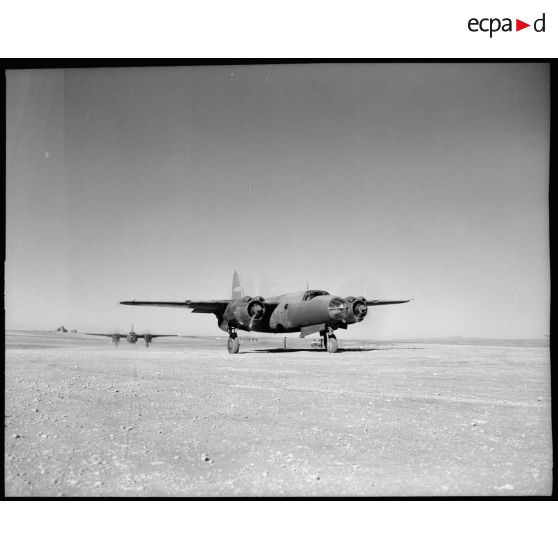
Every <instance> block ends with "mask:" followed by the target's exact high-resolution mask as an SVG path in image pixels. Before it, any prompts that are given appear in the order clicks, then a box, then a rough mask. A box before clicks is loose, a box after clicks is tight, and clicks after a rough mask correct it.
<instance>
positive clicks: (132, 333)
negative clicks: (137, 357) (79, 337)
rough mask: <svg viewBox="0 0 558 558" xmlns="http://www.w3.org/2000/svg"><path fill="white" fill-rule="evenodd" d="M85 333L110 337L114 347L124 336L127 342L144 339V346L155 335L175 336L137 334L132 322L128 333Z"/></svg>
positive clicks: (147, 344)
mask: <svg viewBox="0 0 558 558" xmlns="http://www.w3.org/2000/svg"><path fill="white" fill-rule="evenodd" d="M87 335H98V336H100V337H110V338H111V339H112V342H113V343H114V346H115V347H118V343H120V339H122V338H126V341H128V343H132V344H134V343H137V342H138V339H144V340H145V346H146V347H149V343H151V342H152V341H153V339H155V337H176V335H154V334H153V333H142V334H138V333H136V332H135V331H134V325H133V324H132V330H131V331H130V332H129V333H88V334H87Z"/></svg>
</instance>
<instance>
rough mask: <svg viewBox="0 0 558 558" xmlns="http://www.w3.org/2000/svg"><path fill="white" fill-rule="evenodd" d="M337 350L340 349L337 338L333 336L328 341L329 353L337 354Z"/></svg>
mask: <svg viewBox="0 0 558 558" xmlns="http://www.w3.org/2000/svg"><path fill="white" fill-rule="evenodd" d="M337 349H338V345H337V338H336V337H335V335H331V336H330V337H329V339H328V340H327V352H328V353H336V352H337Z"/></svg>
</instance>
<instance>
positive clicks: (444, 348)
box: [5, 332, 552, 497]
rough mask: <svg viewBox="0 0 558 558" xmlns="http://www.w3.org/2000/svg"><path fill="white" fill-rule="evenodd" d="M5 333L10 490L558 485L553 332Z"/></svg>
mask: <svg viewBox="0 0 558 558" xmlns="http://www.w3.org/2000/svg"><path fill="white" fill-rule="evenodd" d="M281 346H282V338H279V337H277V338H276V339H275V340H274V339H261V340H259V341H258V342H255V343H247V342H244V343H241V348H240V351H241V352H240V354H238V355H229V354H228V353H227V352H226V347H225V340H215V339H203V338H200V339H194V338H176V339H172V338H169V339H156V340H155V342H154V344H153V345H152V346H151V347H150V348H149V349H147V348H146V347H145V346H144V345H142V344H141V343H138V344H137V345H135V346H132V345H128V344H127V343H126V342H122V343H121V344H120V346H119V347H118V348H114V347H112V346H111V345H110V342H109V340H108V339H107V340H105V339H97V338H86V337H85V336H80V335H77V336H76V335H73V336H72V335H70V334H60V333H38V332H37V333H31V332H7V333H6V355H5V356H6V375H5V415H6V417H5V494H6V496H8V497H9V496H18V497H22V496H23V497H26V496H53V497H56V496H87V497H97V496H118V497H155V496H178V497H189V496H190V497H192V496H204V497H211V496H218V497H224V496H328V497H331V496H518V495H549V494H551V491H552V437H551V414H550V362H549V349H548V346H537V345H536V344H534V345H533V346H528V345H527V346H526V345H518V346H491V345H466V344H461V345H449V344H444V345H442V344H410V343H369V344H360V345H359V344H358V343H354V342H353V343H351V342H348V341H344V340H342V339H340V346H341V347H345V350H342V351H340V352H338V353H336V354H328V353H325V352H321V351H317V350H312V349H309V346H310V340H309V339H305V340H298V339H296V338H289V345H288V346H289V347H290V349H288V350H286V351H283V350H280V349H279V347H281Z"/></svg>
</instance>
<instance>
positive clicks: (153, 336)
mask: <svg viewBox="0 0 558 558" xmlns="http://www.w3.org/2000/svg"><path fill="white" fill-rule="evenodd" d="M151 337H152V338H153V339H155V337H178V335H161V334H157V335H153V334H151Z"/></svg>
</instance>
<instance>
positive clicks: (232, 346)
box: [227, 337, 240, 354]
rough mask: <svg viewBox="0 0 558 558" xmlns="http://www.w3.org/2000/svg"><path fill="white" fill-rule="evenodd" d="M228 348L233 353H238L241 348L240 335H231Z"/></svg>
mask: <svg viewBox="0 0 558 558" xmlns="http://www.w3.org/2000/svg"><path fill="white" fill-rule="evenodd" d="M227 349H228V351H229V353H231V354H236V353H238V350H239V349H240V341H239V340H238V337H229V339H228V341H227Z"/></svg>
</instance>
